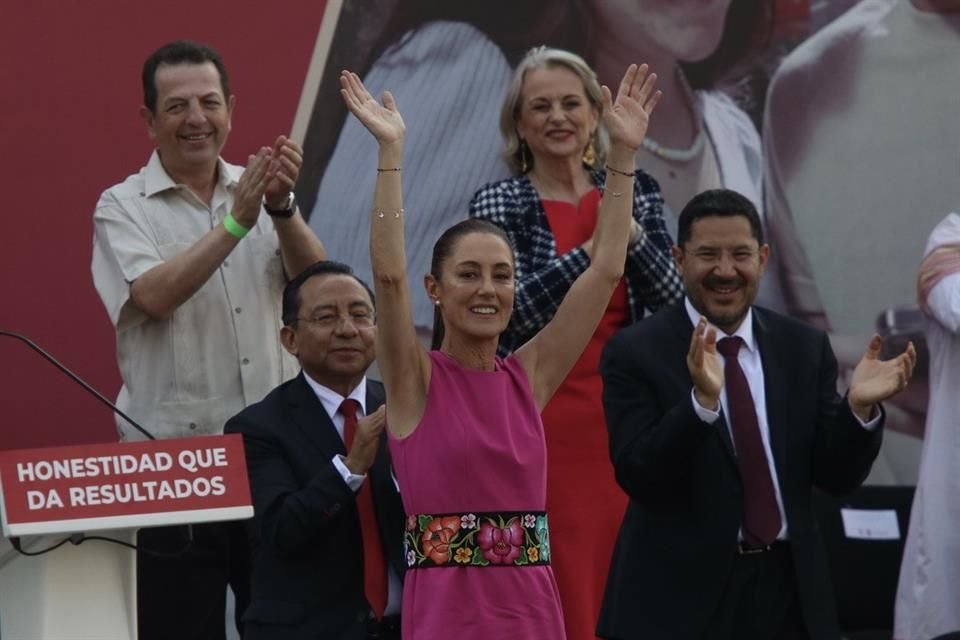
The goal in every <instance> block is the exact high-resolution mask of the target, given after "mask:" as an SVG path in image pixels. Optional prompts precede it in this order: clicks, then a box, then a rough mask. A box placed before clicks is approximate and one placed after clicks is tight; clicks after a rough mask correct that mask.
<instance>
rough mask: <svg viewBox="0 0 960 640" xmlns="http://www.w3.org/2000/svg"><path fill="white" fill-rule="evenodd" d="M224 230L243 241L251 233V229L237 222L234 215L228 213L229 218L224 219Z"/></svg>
mask: <svg viewBox="0 0 960 640" xmlns="http://www.w3.org/2000/svg"><path fill="white" fill-rule="evenodd" d="M223 228H224V229H226V230H227V232H228V233H229V234H230V235H232V236H233V237H234V238H236V239H237V240H243V239H244V237H246V235H247V234H248V233H250V229H248V228H247V227H245V226H243V225H242V224H240V223H239V222H237V219H236V218H234V217H233V213H228V214H227V217H225V218H224V219H223Z"/></svg>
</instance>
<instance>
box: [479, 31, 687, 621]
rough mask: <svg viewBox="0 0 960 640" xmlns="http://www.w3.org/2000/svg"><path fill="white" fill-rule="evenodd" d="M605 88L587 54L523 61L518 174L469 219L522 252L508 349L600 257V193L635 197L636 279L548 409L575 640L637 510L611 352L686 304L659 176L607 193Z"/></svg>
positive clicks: (508, 134) (551, 505)
mask: <svg viewBox="0 0 960 640" xmlns="http://www.w3.org/2000/svg"><path fill="white" fill-rule="evenodd" d="M601 95H602V94H601V90H600V85H599V83H598V82H597V78H596V75H595V74H594V72H593V71H592V70H591V69H590V67H589V66H588V65H587V64H586V63H585V62H584V61H583V59H581V58H580V57H579V56H577V55H576V54H573V53H569V52H567V51H562V50H558V49H547V48H542V47H541V48H538V49H533V50H532V51H530V52H529V53H528V54H527V56H526V57H525V58H524V59H523V61H522V62H521V63H520V65H519V66H518V67H517V70H516V73H515V75H514V78H513V82H512V84H511V86H510V89H509V91H508V93H507V96H506V98H505V100H504V104H503V110H502V112H501V118H500V128H501V132H502V134H503V136H504V139H505V141H506V149H505V157H506V159H507V162H508V163H509V164H510V165H511V167H512V168H513V169H514V171H515V172H516V174H517V175H516V176H514V177H513V178H508V179H507V180H502V181H500V182H495V183H492V184H489V185H487V186H485V187H483V188H482V189H480V190H479V191H478V192H477V193H476V195H475V196H474V198H473V200H472V202H471V204H470V216H471V217H474V218H481V219H484V220H489V221H490V222H493V223H495V224H497V225H498V226H500V227H501V228H503V229H504V231H506V233H507V235H508V236H509V237H510V239H511V241H512V242H513V245H514V249H515V251H516V259H517V263H516V293H515V301H514V312H513V316H512V318H511V322H510V326H509V327H508V329H507V331H506V332H505V333H504V334H503V336H502V338H501V340H500V351H501V353H503V354H506V353H509V352H512V351H514V350H515V349H517V348H519V347H520V346H521V345H523V344H524V343H526V342H527V341H528V340H529V339H530V338H531V337H532V336H534V335H535V334H536V333H537V332H538V331H539V330H540V329H541V328H543V326H544V325H545V324H546V323H547V322H549V321H550V319H551V318H552V317H553V315H554V312H555V311H556V310H557V307H558V306H559V305H560V302H561V301H562V300H563V298H564V296H565V295H566V293H567V291H568V290H569V288H570V286H571V285H572V284H573V282H574V281H575V280H576V279H577V277H578V276H579V275H580V274H581V273H583V271H584V270H585V269H586V268H587V266H588V265H589V264H590V260H591V257H592V251H593V246H592V244H593V241H592V238H593V232H594V228H595V226H596V220H597V209H598V206H599V204H600V201H601V199H602V198H604V197H632V198H633V226H632V230H631V239H630V246H629V249H628V252H627V259H626V264H625V272H624V274H625V277H624V279H623V280H621V282H620V284H619V285H618V287H617V289H616V291H615V292H614V294H613V297H612V298H611V300H610V303H609V305H608V307H607V309H606V313H605V314H604V316H603V319H602V320H601V321H600V325H599V326H598V327H597V329H596V331H595V333H594V335H593V337H592V339H591V340H590V343H589V344H588V345H587V348H586V350H585V351H584V352H583V355H582V356H581V357H580V359H579V360H578V361H577V363H576V365H575V366H574V368H573V370H572V371H571V372H570V374H569V375H568V376H567V378H566V380H565V381H564V383H563V384H562V386H561V387H560V389H559V390H558V391H557V393H556V394H555V395H554V396H553V399H552V400H551V401H550V403H549V404H548V405H547V406H546V407H545V408H544V410H543V414H542V417H543V423H544V428H545V432H546V440H547V510H548V512H549V513H550V519H551V529H552V531H551V545H552V558H551V560H552V562H553V568H554V574H555V576H556V580H557V585H558V587H559V591H560V598H561V602H562V604H563V610H564V623H565V626H566V631H567V638H569V639H570V640H584V639H587V638H593V637H595V634H594V630H595V628H596V623H597V618H598V615H599V611H600V603H601V600H602V597H603V589H604V585H605V582H606V577H607V570H608V568H609V563H610V556H611V553H612V551H613V545H614V541H615V538H616V535H617V531H618V529H619V527H620V520H621V518H622V516H623V512H624V509H625V508H626V505H627V497H626V495H625V494H624V493H623V492H622V491H621V490H620V488H619V487H618V486H617V483H616V479H615V478H614V475H613V467H612V466H611V464H610V457H609V451H608V448H607V431H606V424H605V421H604V417H603V403H602V398H601V393H602V388H601V380H600V373H599V362H600V353H601V351H602V350H603V346H604V345H605V344H606V342H607V339H609V338H610V336H612V335H613V334H614V333H615V332H616V331H617V330H618V329H620V328H621V327H623V326H626V325H627V324H630V323H632V322H635V321H637V320H639V319H640V318H642V317H643V315H644V314H645V313H646V312H647V311H654V310H656V309H658V308H659V307H661V306H663V305H666V304H670V303H672V302H674V301H677V300H679V299H680V298H681V296H682V292H683V289H682V284H681V282H680V278H679V276H678V275H677V271H676V266H675V265H674V263H673V259H672V258H671V256H670V247H671V245H672V240H671V238H670V236H669V234H668V232H667V230H666V227H665V226H664V219H663V214H662V207H663V196H662V195H661V193H660V187H659V185H658V184H657V182H656V180H654V179H653V178H652V177H651V176H650V175H649V174H647V173H645V172H643V171H641V170H637V171H636V172H635V180H634V184H633V192H632V194H626V193H623V194H621V193H616V192H613V191H610V192H608V193H605V192H604V191H605V190H604V187H605V184H606V181H607V171H610V172H613V173H617V169H618V168H617V167H613V166H611V167H605V156H606V150H607V145H608V138H607V134H606V131H605V130H604V128H603V121H602V119H601V117H600V116H601V109H602V98H601ZM622 169H623V170H624V171H632V169H633V167H632V166H625V167H623V168H622Z"/></svg>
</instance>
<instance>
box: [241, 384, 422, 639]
mask: <svg viewBox="0 0 960 640" xmlns="http://www.w3.org/2000/svg"><path fill="white" fill-rule="evenodd" d="M383 401H384V392H383V385H382V384H380V383H379V382H375V381H371V380H368V381H367V398H366V409H367V411H368V412H372V411H373V410H374V409H376V408H377V407H379V406H380V405H381V404H383ZM224 431H226V432H227V433H240V434H242V435H243V442H244V448H245V450H246V458H247V468H248V471H249V474H250V487H251V490H252V493H253V504H254V517H253V520H252V521H251V524H250V527H249V532H250V538H251V546H252V548H253V576H252V581H251V582H252V584H251V602H250V606H249V608H248V609H247V611H246V613H245V614H244V617H243V619H244V622H245V631H244V640H257V639H260V638H263V639H269V640H282V639H294V638H296V639H301V638H303V639H305V638H323V639H325V640H326V639H330V640H360V639H361V638H366V621H367V618H368V616H369V612H370V607H369V605H368V604H367V601H366V598H365V597H364V590H363V542H362V539H361V536H360V520H359V515H358V511H357V506H356V499H355V495H354V493H353V492H352V491H351V490H350V488H349V487H348V486H347V484H346V482H344V480H343V478H342V476H341V475H340V473H339V472H338V471H337V469H336V467H334V465H333V463H332V462H331V460H332V459H333V457H334V456H335V455H336V454H346V451H345V449H344V445H343V441H342V440H341V439H340V436H339V435H338V434H337V431H336V428H335V427H334V426H333V423H332V421H331V420H330V417H329V416H328V415H327V413H326V411H324V409H323V405H322V404H320V401H319V400H318V399H317V396H316V394H314V392H313V390H312V389H311V388H310V386H309V385H308V384H307V382H306V380H305V379H304V377H303V373H301V374H300V375H299V376H297V377H296V378H294V379H293V380H290V381H288V382H285V383H284V384H282V385H280V386H279V387H277V388H276V389H274V390H273V391H271V392H270V394H269V395H267V397H266V398H264V399H263V401H261V402H258V403H256V404H253V405H251V406H249V407H247V408H246V409H244V410H243V411H242V412H240V413H239V414H237V415H236V416H234V417H233V418H231V419H230V421H229V422H228V423H227V425H226V427H225V429H224ZM366 482H370V483H371V487H372V490H373V497H374V504H375V508H376V512H377V514H376V515H377V523H378V525H379V527H380V536H381V539H382V541H383V544H384V546H385V549H384V556H385V557H386V558H387V559H388V561H389V562H390V564H391V565H392V566H393V567H394V568H395V569H396V570H397V572H398V574H399V575H401V576H402V575H403V567H404V564H403V561H402V555H403V541H402V536H403V518H404V516H403V510H402V506H401V503H400V496H399V495H398V494H397V491H396V488H395V486H394V484H393V479H392V478H391V475H390V465H389V454H388V451H387V442H386V435H384V436H383V439H382V440H381V442H380V448H379V449H378V450H377V458H376V462H375V463H374V465H373V467H372V468H371V469H370V471H369V473H368V476H367V480H366Z"/></svg>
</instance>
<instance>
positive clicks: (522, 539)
mask: <svg viewBox="0 0 960 640" xmlns="http://www.w3.org/2000/svg"><path fill="white" fill-rule="evenodd" d="M403 542H404V551H406V557H407V566H408V567H410V568H414V569H427V568H430V567H447V566H449V567H457V566H460V567H504V566H506V567H531V566H538V565H547V564H550V531H549V529H548V527H547V514H546V513H545V512H543V511H493V512H475V513H444V514H433V515H426V514H420V515H411V516H407V529H406V532H405V533H404V536H403Z"/></svg>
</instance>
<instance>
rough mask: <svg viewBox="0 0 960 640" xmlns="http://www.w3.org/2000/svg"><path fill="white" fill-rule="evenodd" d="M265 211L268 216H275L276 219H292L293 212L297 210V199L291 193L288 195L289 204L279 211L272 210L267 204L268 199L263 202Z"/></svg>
mask: <svg viewBox="0 0 960 640" xmlns="http://www.w3.org/2000/svg"><path fill="white" fill-rule="evenodd" d="M263 210H264V211H266V212H267V214H268V215H270V216H273V217H274V218H292V217H293V212H294V211H296V210H297V199H296V197H295V196H294V195H293V191H291V192H290V193H289V194H288V195H287V202H286V204H284V205H283V206H282V207H280V208H279V209H272V208H270V205H268V204H267V200H266V198H264V200H263Z"/></svg>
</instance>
